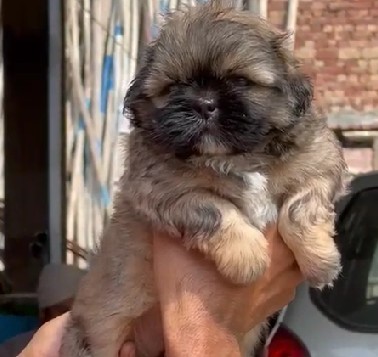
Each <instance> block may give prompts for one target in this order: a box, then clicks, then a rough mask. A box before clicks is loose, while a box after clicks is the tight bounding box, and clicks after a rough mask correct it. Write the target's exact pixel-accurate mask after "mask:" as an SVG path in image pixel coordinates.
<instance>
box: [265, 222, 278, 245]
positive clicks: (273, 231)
mask: <svg viewBox="0 0 378 357" xmlns="http://www.w3.org/2000/svg"><path fill="white" fill-rule="evenodd" d="M264 235H265V238H266V240H267V241H268V242H270V241H271V240H275V239H277V238H278V237H279V233H278V229H277V224H276V223H274V224H273V223H272V224H269V225H268V226H267V227H266V229H265V234H264Z"/></svg>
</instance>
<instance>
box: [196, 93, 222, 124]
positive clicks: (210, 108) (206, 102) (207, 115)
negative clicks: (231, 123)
mask: <svg viewBox="0 0 378 357" xmlns="http://www.w3.org/2000/svg"><path fill="white" fill-rule="evenodd" d="M195 107H196V110H197V111H198V113H199V114H201V115H202V116H203V117H204V119H206V120H208V119H212V118H214V117H215V116H216V115H217V113H218V108H217V103H216V100H215V99H214V98H211V97H199V98H198V99H197V101H196V104H195Z"/></svg>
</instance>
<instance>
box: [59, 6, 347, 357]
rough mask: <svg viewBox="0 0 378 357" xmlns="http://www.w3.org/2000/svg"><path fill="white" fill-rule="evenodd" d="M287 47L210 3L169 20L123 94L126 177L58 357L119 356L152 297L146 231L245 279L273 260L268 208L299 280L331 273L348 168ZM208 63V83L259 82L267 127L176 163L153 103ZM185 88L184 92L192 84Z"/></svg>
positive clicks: (254, 21)
mask: <svg viewBox="0 0 378 357" xmlns="http://www.w3.org/2000/svg"><path fill="white" fill-rule="evenodd" d="M198 33H200V34H201V35H200V36H198ZM243 38H244V39H243ZM246 39H247V40H248V41H247V40H246ZM285 40H286V37H285V36H283V35H282V34H279V33H278V32H277V31H276V30H274V29H272V28H271V27H270V26H269V25H268V24H267V23H266V22H264V21H263V20H260V19H258V18H255V17H253V16H251V15H250V14H247V13H243V12H236V11H234V10H231V9H224V8H221V7H219V6H215V5H214V4H213V5H212V6H204V7H201V8H199V9H198V8H197V9H196V8H194V9H192V8H189V9H187V10H185V11H182V12H175V13H173V14H172V15H170V17H169V18H168V20H167V23H166V25H165V26H164V27H163V29H162V32H161V35H160V37H159V38H158V39H157V40H156V41H155V42H154V43H153V44H151V46H150V50H149V52H148V53H149V55H148V56H150V58H149V57H148V56H147V60H146V64H145V65H144V66H143V67H142V68H141V70H140V72H139V74H138V76H137V78H136V81H135V82H134V84H133V86H132V89H131V94H129V97H128V98H127V99H126V100H127V101H129V102H130V103H131V104H130V108H131V110H132V112H133V114H134V116H135V118H134V119H133V120H134V125H135V128H134V130H133V131H132V132H131V134H130V138H129V147H128V148H126V151H127V155H126V156H127V157H126V158H125V173H124V175H123V177H122V180H121V183H120V189H119V192H118V193H117V194H116V197H115V202H114V213H113V215H112V218H111V221H110V223H109V225H108V227H107V228H106V229H105V231H104V234H103V238H102V242H101V248H100V250H99V253H98V255H97V256H96V258H95V260H94V261H93V264H92V267H91V269H90V272H89V273H88V275H87V276H86V277H85V278H84V280H83V283H82V286H81V288H80V290H79V293H78V296H77V298H76V301H75V304H74V307H73V311H72V317H71V321H70V326H69V327H68V329H67V332H66V334H65V337H64V340H63V346H62V349H61V357H89V356H91V357H116V356H117V355H118V354H117V353H118V350H119V348H120V346H121V344H122V342H123V341H124V339H125V338H126V337H127V336H129V335H130V334H131V333H132V324H133V320H134V319H135V318H137V317H138V316H140V315H141V314H142V313H143V312H145V311H146V310H147V309H148V308H150V307H151V306H152V305H153V304H154V303H156V302H157V301H156V294H155V291H154V283H153V281H152V266H151V236H152V231H153V230H160V231H163V232H166V233H167V234H169V235H171V236H172V237H176V238H177V239H181V240H182V242H183V244H184V245H185V246H186V247H187V248H188V249H196V250H199V251H201V252H202V253H203V254H204V255H205V256H206V257H208V258H209V259H211V260H212V261H214V262H215V265H216V267H217V268H218V270H219V271H220V272H221V274H223V275H224V276H225V277H227V278H228V279H230V280H231V281H233V282H235V283H249V282H252V281H254V280H255V279H257V278H258V277H260V276H261V275H262V274H263V273H264V271H265V269H266V267H267V265H268V264H269V263H270V262H269V259H268V254H267V243H266V240H265V238H264V236H263V233H262V231H263V229H264V228H265V227H266V224H267V223H269V220H272V219H273V218H272V217H274V212H273V211H274V207H276V208H277V210H278V212H279V214H278V217H277V218H278V226H279V231H280V233H281V234H282V236H283V239H284V240H285V242H286V243H287V244H288V246H289V247H290V248H291V249H292V250H293V252H294V254H295V257H296V259H297V260H298V263H299V266H300V268H301V270H302V272H303V273H304V275H305V277H306V278H307V279H308V280H309V281H310V282H311V284H313V285H314V286H321V285H323V284H330V283H332V281H333V280H334V279H335V278H336V276H337V275H338V272H339V270H340V257H339V253H338V251H337V248H336V246H335V243H334V241H333V238H332V237H333V233H334V232H333V230H334V222H333V220H334V212H333V208H334V207H333V205H334V202H335V200H336V199H337V197H338V196H339V195H340V194H342V193H343V191H344V188H345V187H344V186H345V185H344V174H345V163H344V160H343V158H342V154H341V149H340V147H339V144H338V142H337V140H336V139H335V137H334V135H333V134H332V133H331V131H330V130H329V129H328V128H327V125H326V119H325V118H323V117H320V116H319V115H318V114H317V113H316V111H315V109H314V108H313V107H312V105H311V99H312V97H311V96H312V90H311V86H310V84H309V82H308V80H307V79H306V77H305V76H303V74H302V73H301V72H300V69H299V67H298V65H297V63H296V61H295V59H294V58H293V57H292V55H291V53H290V52H289V51H288V50H287V49H286V48H285ZM273 52H274V53H273ZM209 62H211V64H212V65H211V69H212V70H213V71H214V73H213V74H214V76H219V77H221V78H222V77H224V76H242V77H246V78H247V79H249V80H251V81H253V82H254V83H256V85H255V86H253V88H252V89H246V90H245V92H244V93H243V95H244V96H246V98H247V99H248V100H250V101H252V102H253V103H255V105H257V106H259V107H260V108H263V109H264V108H265V109H266V110H267V109H269V108H271V109H269V110H270V112H269V118H268V119H267V120H268V121H269V124H270V125H271V126H272V127H273V128H274V130H271V131H269V133H268V134H266V135H265V136H261V143H260V142H259V143H258V144H257V145H256V147H254V149H253V150H251V152H248V151H245V152H243V153H233V152H232V151H230V149H229V147H228V146H227V145H222V144H221V143H220V142H217V141H216V138H215V139H214V140H215V141H214V142H211V140H210V141H204V142H202V143H201V144H200V145H199V146H198V148H197V149H198V150H199V153H198V154H197V155H190V156H189V157H186V158H185V159H182V158H180V157H177V155H175V153H173V152H172V151H170V150H169V149H167V148H166V147H165V146H164V145H159V144H158V141H156V142H155V141H154V140H155V139H156V137H153V140H152V139H151V140H150V138H148V137H146V135H145V133H146V132H150V131H151V130H152V126H151V125H152V122H151V120H152V119H151V117H152V115H151V113H153V110H154V108H156V107H159V106H161V107H164V106H165V105H166V104H167V101H168V100H169V97H168V96H167V90H168V89H169V86H170V85H172V84H173V83H176V82H177V81H181V82H184V83H185V82H187V83H188V84H189V82H188V79H190V78H191V77H192V76H193V75H196V71H197V70H198V69H199V68H201V67H205V66H206V65H207V63H209ZM277 88H279V90H280V91H279V92H277ZM187 90H188V91H189V92H188V95H191V94H190V91H191V90H192V89H191V87H190V85H189V86H188V89H187ZM156 140H157V139H156ZM172 140H173V139H172ZM259 140H260V139H259ZM256 173H257V175H256ZM248 174H251V175H250V176H248ZM265 179H266V182H265V181H264V180H265ZM248 180H249V181H248ZM259 180H260V181H259ZM265 184H266V186H264V185H265ZM260 186H261V187H260ZM263 186H264V187H263ZM268 202H269V204H268ZM265 203H266V207H265ZM273 263H274V262H273ZM262 330H263V325H262V326H257V327H256V328H255V329H254V330H253V331H250V332H249V333H248V334H247V338H246V339H245V340H244V341H241V348H242V350H243V354H244V355H245V356H246V355H248V354H250V353H251V352H252V350H253V349H254V348H255V346H256V345H257V344H258V340H259V334H260V333H261V331H262ZM188 338H189V337H188Z"/></svg>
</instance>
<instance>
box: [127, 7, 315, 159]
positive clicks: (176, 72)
mask: <svg viewBox="0 0 378 357" xmlns="http://www.w3.org/2000/svg"><path fill="white" fill-rule="evenodd" d="M210 12H211V11H210ZM197 16H198V14H197ZM215 17H216V16H215V15H214V14H212V16H209V17H208V19H207V20H206V19H205V15H203V17H202V21H203V22H201V23H198V20H196V21H197V23H196V24H197V25H198V26H199V24H200V25H201V26H202V28H200V27H201V26H199V27H198V26H197V27H198V28H196V27H194V26H192V27H188V28H187V30H186V32H185V31H183V30H182V29H181V27H180V26H184V25H182V24H181V23H180V22H177V23H174V22H173V23H172V24H171V26H172V27H175V26H176V32H175V36H176V38H175V37H173V35H172V36H168V35H167V34H165V35H164V36H162V39H160V40H159V39H158V40H157V42H155V43H154V44H152V45H151V46H150V47H149V48H148V50H147V53H146V57H145V63H144V65H143V66H142V68H141V69H140V71H139V73H138V74H137V76H136V78H135V80H134V82H133V83H132V85H131V87H130V89H129V91H128V93H127V95H126V97H125V110H126V111H129V112H130V114H131V122H132V124H133V125H134V126H135V127H137V128H139V129H140V131H141V133H142V135H144V136H145V137H146V138H147V139H148V140H150V141H152V142H154V143H155V144H157V145H159V146H161V147H164V148H165V149H167V150H169V151H173V152H175V153H176V154H177V155H178V156H182V157H187V156H190V155H192V154H198V152H197V151H198V144H199V143H200V142H201V140H202V138H203V137H204V135H211V136H212V137H213V139H214V140H215V141H216V142H217V143H219V144H220V145H223V146H224V147H226V148H228V149H229V152H230V153H245V152H253V151H254V150H256V149H257V148H261V147H264V146H267V147H270V148H272V150H270V152H271V153H274V154H275V155H279V154H281V153H282V152H284V151H285V148H289V147H290V145H292V143H291V142H290V140H291V139H290V133H289V132H290V130H292V129H293V128H295V126H296V125H297V124H298V123H300V122H301V120H303V118H304V117H305V116H306V113H307V112H308V111H309V110H311V103H312V97H313V91H312V85H311V82H310V81H309V79H308V78H307V77H306V76H305V75H303V74H302V73H301V72H300V71H299V70H298V69H297V67H296V62H295V59H294V58H293V57H292V55H291V54H290V53H289V52H288V51H287V50H286V49H285V48H284V45H283V41H282V37H283V36H282V35H278V34H274V33H273V32H272V31H271V30H269V27H267V28H265V29H263V30H264V31H265V32H264V31H262V30H261V23H259V25H258V26H257V25H256V23H255V20H253V21H252V20H251V24H252V25H251V27H250V28H249V27H248V26H249V25H248V24H245V23H242V24H241V25H240V26H239V25H238V24H237V23H235V20H234V19H233V20H230V21H229V22H227V21H225V20H224V21H223V20H222V21H223V23H221V27H219V31H218V32H215V31H213V30H212V29H211V28H210V25H208V23H207V22H206V21H208V22H210V23H211V21H213V22H214V23H215V20H214V18H215ZM243 19H244V18H243ZM205 20H206V21H205ZM217 21H218V20H217ZM243 21H246V20H245V19H244V20H243ZM256 21H257V20H256ZM186 22H187V23H190V17H188V18H187V19H186ZM216 24H217V26H218V25H219V21H218V22H216ZM168 26H169V25H168ZM188 26H189V25H188ZM222 26H223V27H227V26H229V27H230V31H231V30H232V31H238V29H239V30H240V31H241V33H242V34H243V35H244V37H243V36H240V37H236V36H230V37H225V36H226V34H227V33H231V32H230V31H229V32H227V31H226V30H224V31H223V30H222ZM254 26H256V30H255V27H254ZM221 30H222V31H223V32H222V33H223V35H222V34H219V33H220V31H221ZM165 31H166V32H168V33H169V31H170V28H169V27H168V29H165ZM211 31H213V32H211ZM172 33H174V32H173V30H172ZM203 33H207V36H203V35H202V34H203ZM218 35H219V36H218ZM180 36H181V37H182V39H181V40H182V44H181V45H179V43H180ZM210 40H211V43H207V42H206V41H210ZM159 41H165V42H163V43H160V42H159ZM167 41H171V42H167ZM191 41H193V42H192V43H191ZM201 41H202V42H201ZM227 41H228V42H227ZM245 41H246V42H245ZM248 41H249V42H248ZM215 44H216V45H215ZM251 44H253V45H251ZM162 48H164V51H163V50H162ZM157 49H159V52H158V53H157V52H156V51H157ZM190 49H191V51H193V52H188V51H189V50H190ZM199 49H200V50H199ZM211 51H212V52H211ZM260 52H261V53H260ZM167 56H171V60H168V59H167V58H166V57H167ZM256 56H257V57H256ZM248 61H250V64H249V65H248V66H249V67H248V66H247V65H246V64H245V63H247V62H248ZM256 61H257V62H256ZM265 62H266V65H265ZM196 63H197V64H196ZM217 66H218V67H219V68H218V67H217ZM241 66H244V71H247V73H252V74H251V75H250V76H248V75H243V74H242V75H240V74H239V73H233V71H234V72H235V68H240V67H241ZM214 70H215V71H214ZM248 71H250V72H248ZM259 71H260V72H261V71H262V72H266V73H271V77H272V78H275V80H274V82H273V83H268V84H266V85H264V84H263V83H261V79H258V80H256V81H255V80H254V78H253V73H257V74H258V72H259ZM156 73H159V75H157V74H156ZM184 73H186V75H184ZM188 73H190V75H188ZM251 76H252V77H251ZM151 78H153V79H154V82H155V83H158V85H159V89H156V90H155V91H154V89H153V88H152V89H151V81H150V79H151ZM183 78H184V80H183ZM160 79H161V80H160ZM160 82H161V83H168V84H166V85H161V86H160ZM168 88H169V90H167V89H168ZM195 88H203V89H210V90H211V91H212V92H213V93H215V95H216V99H217V103H218V104H217V105H218V107H217V109H218V110H219V115H218V117H217V119H216V121H215V123H213V124H212V125H211V127H210V129H209V125H208V124H206V123H205V122H204V120H202V119H201V118H200V117H199V116H198V115H197V114H196V113H195V112H194V111H193V103H192V101H193V95H192V92H193V91H194V89H195ZM151 93H152V94H151ZM162 94H164V95H166V98H165V105H164V106H162V107H159V108H158V107H156V106H155V105H154V101H153V97H154V96H155V97H156V96H161V95H162ZM281 137H282V138H281ZM272 140H274V143H273V144H272V142H271V141H272Z"/></svg>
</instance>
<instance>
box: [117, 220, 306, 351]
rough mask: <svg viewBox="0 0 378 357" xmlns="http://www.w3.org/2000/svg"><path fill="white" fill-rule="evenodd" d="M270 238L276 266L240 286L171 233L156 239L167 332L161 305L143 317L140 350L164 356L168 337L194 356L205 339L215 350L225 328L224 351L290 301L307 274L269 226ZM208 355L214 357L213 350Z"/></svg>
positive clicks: (138, 338)
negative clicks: (231, 337) (255, 279)
mask: <svg viewBox="0 0 378 357" xmlns="http://www.w3.org/2000/svg"><path fill="white" fill-rule="evenodd" d="M266 239H267V240H268V242H269V247H270V257H271V261H272V262H273V264H271V266H270V267H269V268H268V270H267V271H266V273H265V274H264V276H263V277H262V278H260V279H259V280H258V281H256V282H255V283H254V284H251V285H249V286H236V285H233V284H231V283H229V282H227V281H225V280H224V279H223V278H222V277H221V276H220V275H219V273H218V272H217V271H216V269H215V267H214V265H213V264H212V263H211V262H208V261H205V260H204V259H203V257H202V256H200V255H199V254H196V253H194V252H188V251H186V250H185V249H184V248H183V247H182V246H181V245H180V244H178V243H177V242H175V241H174V240H172V239H171V238H169V237H165V236H162V235H157V236H156V237H155V238H154V270H155V280H156V285H157V289H158V293H159V299H160V303H161V311H162V313H163V320H164V334H163V328H162V325H163V324H162V322H161V315H160V313H159V312H160V311H159V308H158V307H155V308H154V309H152V310H151V311H149V312H148V313H147V314H146V315H145V316H143V318H141V319H140V320H138V321H137V324H136V331H135V339H136V345H137V348H138V350H141V351H142V352H143V355H148V356H158V355H159V354H160V353H161V352H162V351H163V350H164V337H165V343H166V344H167V343H169V344H175V343H176V341H179V342H177V344H180V346H181V348H187V349H189V350H190V351H191V353H192V354H193V355H194V353H193V349H195V348H197V349H198V348H203V346H201V341H202V342H203V344H207V347H208V348H211V347H209V345H211V341H213V345H214V346H215V345H216V344H217V341H214V338H215V337H216V336H217V331H218V332H219V331H220V330H222V333H221V334H223V336H222V337H220V335H219V334H218V336H219V337H220V338H221V339H222V340H223V343H222V345H221V346H222V347H221V348H222V349H223V350H224V349H225V341H226V339H227V337H230V336H233V335H239V334H243V333H245V332H247V331H249V330H250V329H251V328H252V327H254V326H256V325H257V324H258V323H260V322H262V321H264V320H265V319H266V318H267V317H268V316H270V315H271V314H273V313H274V312H276V311H278V310H280V309H281V308H282V307H284V306H285V305H287V304H288V303H289V302H290V301H291V300H292V299H293V297H294V295H295V288H296V286H297V285H298V284H299V283H300V282H301V281H302V280H303V278H302V275H301V273H300V271H299V268H298V266H297V264H296V262H295V259H294V256H293V253H292V252H291V251H290V249H289V248H288V247H287V246H286V245H285V244H284V242H283V241H282V239H281V237H280V236H279V234H278V232H277V230H276V227H271V228H269V229H268V230H267V232H266ZM167 262H169V263H167ZM225 334H226V335H225ZM164 335H165V336H164ZM188 336H190V337H189V339H190V340H191V341H192V343H190V341H188ZM183 341H185V343H183ZM230 343H231V344H232V341H230ZM177 344H176V345H177ZM193 344H195V345H193ZM185 345H186V347H185ZM189 345H190V346H189ZM231 348H232V347H231ZM183 354H185V353H183ZM203 354H204V355H209V356H210V352H209V351H208V352H206V353H203ZM134 355H135V346H134V345H133V344H131V343H128V344H125V346H124V350H123V351H122V354H121V356H122V357H132V356H134ZM215 355H216V353H215Z"/></svg>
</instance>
